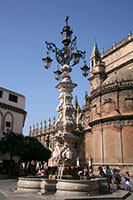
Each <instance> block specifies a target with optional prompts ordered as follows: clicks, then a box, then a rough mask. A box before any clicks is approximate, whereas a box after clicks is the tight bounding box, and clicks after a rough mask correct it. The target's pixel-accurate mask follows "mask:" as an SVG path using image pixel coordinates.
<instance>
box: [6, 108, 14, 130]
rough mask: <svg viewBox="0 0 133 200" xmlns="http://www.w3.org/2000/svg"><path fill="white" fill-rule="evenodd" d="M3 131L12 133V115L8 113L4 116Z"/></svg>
mask: <svg viewBox="0 0 133 200" xmlns="http://www.w3.org/2000/svg"><path fill="white" fill-rule="evenodd" d="M4 127H5V128H4V131H5V132H7V131H8V130H11V131H13V115H12V113H10V112H7V113H6V114H5V116H4Z"/></svg>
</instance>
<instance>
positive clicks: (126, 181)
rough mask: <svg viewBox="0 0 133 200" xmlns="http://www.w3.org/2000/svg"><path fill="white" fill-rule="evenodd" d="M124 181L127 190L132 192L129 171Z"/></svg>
mask: <svg viewBox="0 0 133 200" xmlns="http://www.w3.org/2000/svg"><path fill="white" fill-rule="evenodd" d="M124 179H125V187H126V190H128V191H131V181H130V175H129V172H128V171H127V172H126V174H125V177H124Z"/></svg>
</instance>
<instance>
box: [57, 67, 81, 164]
mask: <svg viewBox="0 0 133 200" xmlns="http://www.w3.org/2000/svg"><path fill="white" fill-rule="evenodd" d="M61 70H62V72H63V73H64V74H63V76H62V81H61V82H60V83H59V84H57V85H56V88H57V89H58V90H59V92H60V96H59V99H60V103H59V105H58V107H57V112H58V120H57V123H56V128H57V130H58V132H57V133H56V136H55V141H56V142H57V143H58V144H59V145H58V146H59V149H60V150H59V151H60V152H59V154H60V156H59V160H60V161H61V160H62V163H63V164H64V161H63V159H64V160H65V163H67V158H66V157H65V156H68V157H69V158H70V157H71V156H70V155H73V157H75V162H76V159H77V157H76V156H77V153H76V151H75V149H74V148H73V147H72V142H75V141H77V140H78V139H79V138H77V136H75V135H74V134H73V130H74V128H75V123H74V119H73V114H74V107H73V105H72V99H73V97H72V91H73V89H74V88H75V87H76V86H77V84H75V83H73V82H72V81H71V77H70V75H69V72H71V71H72V68H71V67H70V66H68V65H64V66H62V67H61ZM70 151H71V153H72V154H71V153H70ZM63 155H64V158H63ZM73 157H71V158H70V159H69V158H68V160H69V164H70V163H71V161H72V159H73Z"/></svg>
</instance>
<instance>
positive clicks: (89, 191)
mask: <svg viewBox="0 0 133 200" xmlns="http://www.w3.org/2000/svg"><path fill="white" fill-rule="evenodd" d="M56 189H57V190H56V195H62V196H88V195H93V194H96V193H98V191H99V183H98V179H92V180H58V182H57V184H56Z"/></svg>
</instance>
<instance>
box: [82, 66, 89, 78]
mask: <svg viewBox="0 0 133 200" xmlns="http://www.w3.org/2000/svg"><path fill="white" fill-rule="evenodd" d="M89 69H90V68H89V67H88V66H87V65H86V64H85V65H84V66H83V67H81V70H82V74H83V76H85V77H86V76H88V73H89Z"/></svg>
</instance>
